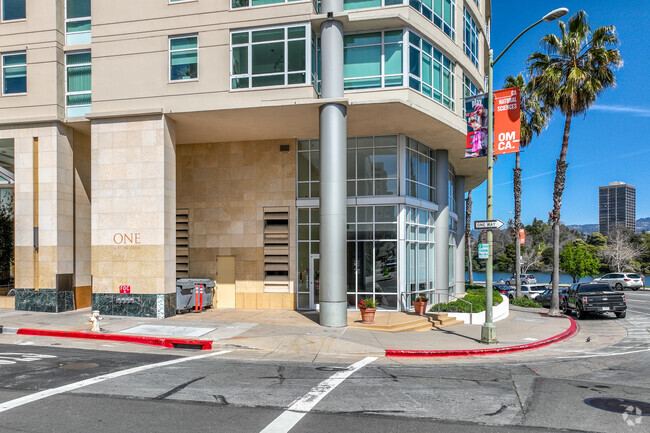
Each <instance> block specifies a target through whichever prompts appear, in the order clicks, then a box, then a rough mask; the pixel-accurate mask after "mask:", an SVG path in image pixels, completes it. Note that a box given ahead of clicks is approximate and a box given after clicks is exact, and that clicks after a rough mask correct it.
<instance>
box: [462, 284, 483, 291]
mask: <svg viewBox="0 0 650 433" xmlns="http://www.w3.org/2000/svg"><path fill="white" fill-rule="evenodd" d="M475 289H482V290H485V286H479V285H478V284H465V291H468V290H475Z"/></svg>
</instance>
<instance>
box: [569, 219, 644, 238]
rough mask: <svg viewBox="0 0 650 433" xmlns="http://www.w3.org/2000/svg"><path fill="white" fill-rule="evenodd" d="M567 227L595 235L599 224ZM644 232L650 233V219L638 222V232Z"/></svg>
mask: <svg viewBox="0 0 650 433" xmlns="http://www.w3.org/2000/svg"><path fill="white" fill-rule="evenodd" d="M567 227H569V228H570V229H573V230H578V231H579V232H582V233H587V234H589V233H595V232H597V231H598V224H573V225H568V226H567ZM643 230H645V231H647V232H650V217H647V218H639V219H638V220H636V231H637V232H641V231H643Z"/></svg>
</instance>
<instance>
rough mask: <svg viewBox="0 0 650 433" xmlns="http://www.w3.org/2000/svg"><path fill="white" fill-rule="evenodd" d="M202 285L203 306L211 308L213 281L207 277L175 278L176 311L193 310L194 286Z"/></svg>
mask: <svg viewBox="0 0 650 433" xmlns="http://www.w3.org/2000/svg"><path fill="white" fill-rule="evenodd" d="M200 284H202V285H203V306H202V307H203V308H211V307H212V306H213V302H214V290H215V289H214V287H215V282H214V281H213V280H209V279H207V278H180V279H178V280H176V312H177V313H180V312H187V311H193V310H194V305H195V303H196V302H195V299H196V297H195V293H194V292H195V288H196V286H197V285H200Z"/></svg>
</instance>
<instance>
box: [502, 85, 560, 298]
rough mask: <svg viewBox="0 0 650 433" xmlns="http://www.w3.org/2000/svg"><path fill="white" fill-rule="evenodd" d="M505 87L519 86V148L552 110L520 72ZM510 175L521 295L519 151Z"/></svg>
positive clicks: (537, 131) (540, 128)
mask: <svg viewBox="0 0 650 433" xmlns="http://www.w3.org/2000/svg"><path fill="white" fill-rule="evenodd" d="M504 87H505V88H506V89H508V88H511V87H519V89H520V97H521V100H520V104H519V105H520V107H521V122H520V125H521V126H520V133H519V146H520V148H523V147H526V146H528V145H529V144H530V142H531V141H532V140H533V133H535V134H536V135H538V136H539V134H541V133H542V131H543V130H544V129H545V128H546V126H547V125H548V122H549V120H550V118H551V115H552V110H551V109H550V108H548V107H547V106H546V105H543V104H542V103H541V101H540V99H539V98H538V97H537V95H535V94H534V93H533V92H532V89H531V86H530V83H528V84H526V79H525V78H524V76H523V75H522V74H519V75H517V76H516V77H513V76H512V75H508V76H507V77H506V81H505V83H504ZM513 171H514V173H513V176H512V183H513V188H514V194H515V226H514V240H515V281H516V284H517V286H516V287H517V291H516V294H515V297H517V298H520V297H521V278H520V275H521V269H520V268H519V258H520V257H521V246H520V245H519V230H520V229H521V228H522V224H521V192H522V189H521V167H520V166H519V152H517V154H516V157H515V168H514V169H513Z"/></svg>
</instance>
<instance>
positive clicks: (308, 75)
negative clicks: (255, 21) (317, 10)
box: [228, 21, 313, 92]
mask: <svg viewBox="0 0 650 433" xmlns="http://www.w3.org/2000/svg"><path fill="white" fill-rule="evenodd" d="M296 27H303V28H304V30H305V35H304V36H303V37H302V38H295V39H289V34H288V29H289V28H296ZM277 29H282V30H283V32H284V38H283V39H282V42H283V48H284V52H285V55H284V56H283V57H284V70H283V72H282V75H283V76H284V84H273V85H268V86H253V77H254V76H258V77H260V76H273V75H280V72H278V73H266V74H256V75H254V74H253V73H252V71H253V49H252V47H253V46H254V45H260V44H265V43H269V42H280V40H274V41H261V42H255V43H254V42H253V32H258V31H264V30H277ZM237 33H248V42H246V43H239V44H233V42H232V35H233V34H237ZM311 37H312V31H311V22H309V21H301V22H296V23H291V24H281V25H273V26H263V27H247V28H242V29H231V30H230V33H229V35H228V44H229V46H230V49H229V57H230V59H229V62H230V65H229V81H230V84H229V85H230V91H231V92H240V91H251V90H264V89H279V88H287V87H300V86H312V85H313V83H312V67H311V64H312V41H311ZM300 40H303V41H304V42H305V52H304V55H305V69H304V70H301V71H289V70H288V66H289V56H288V55H286V53H288V49H289V41H300ZM238 47H246V48H247V53H246V55H247V62H248V65H247V66H248V69H247V71H246V73H238V74H235V73H234V69H233V49H234V48H238ZM301 72H302V73H304V74H305V81H304V82H301V83H289V75H290V74H298V73H301ZM237 78H247V79H248V86H247V87H233V80H234V79H237Z"/></svg>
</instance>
